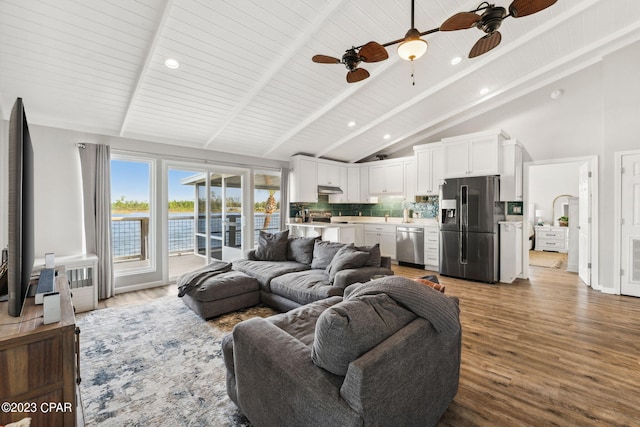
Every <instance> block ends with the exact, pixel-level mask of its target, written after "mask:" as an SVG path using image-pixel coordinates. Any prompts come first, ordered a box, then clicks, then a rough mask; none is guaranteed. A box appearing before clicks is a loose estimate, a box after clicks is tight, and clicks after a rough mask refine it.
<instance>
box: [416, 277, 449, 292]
mask: <svg viewBox="0 0 640 427" xmlns="http://www.w3.org/2000/svg"><path fill="white" fill-rule="evenodd" d="M415 281H416V282H418V283H422V284H423V285H427V286H431V287H432V288H433V289H435V290H436V291H440V292H442V293H443V294H444V285H443V284H440V283H436V282H432V281H431V280H428V279H415Z"/></svg>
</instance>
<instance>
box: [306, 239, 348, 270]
mask: <svg viewBox="0 0 640 427" xmlns="http://www.w3.org/2000/svg"><path fill="white" fill-rule="evenodd" d="M343 246H345V244H344V243H338V242H328V241H326V240H316V242H315V244H314V246H313V260H312V261H311V268H321V269H323V270H324V269H325V268H327V266H328V265H329V264H331V260H332V259H333V257H334V256H335V254H336V253H337V252H338V251H339V250H340V248H342V247H343ZM351 246H353V245H351Z"/></svg>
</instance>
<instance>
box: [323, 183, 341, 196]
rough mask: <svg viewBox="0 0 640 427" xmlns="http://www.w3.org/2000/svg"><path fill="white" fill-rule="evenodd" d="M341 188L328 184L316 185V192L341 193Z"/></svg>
mask: <svg viewBox="0 0 640 427" xmlns="http://www.w3.org/2000/svg"><path fill="white" fill-rule="evenodd" d="M342 193H343V191H342V188H340V187H332V186H330V185H318V194H342Z"/></svg>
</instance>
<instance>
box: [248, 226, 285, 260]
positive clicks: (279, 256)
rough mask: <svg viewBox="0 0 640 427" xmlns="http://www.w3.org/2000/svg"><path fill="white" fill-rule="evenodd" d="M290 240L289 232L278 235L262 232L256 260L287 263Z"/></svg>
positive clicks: (281, 232)
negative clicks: (288, 242) (288, 241)
mask: <svg viewBox="0 0 640 427" xmlns="http://www.w3.org/2000/svg"><path fill="white" fill-rule="evenodd" d="M288 239H289V230H284V231H280V232H278V233H267V232H265V231H260V236H259V237H258V247H257V248H256V255H255V256H256V259H257V260H258V261H286V260H287V240H288Z"/></svg>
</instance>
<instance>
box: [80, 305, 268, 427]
mask: <svg viewBox="0 0 640 427" xmlns="http://www.w3.org/2000/svg"><path fill="white" fill-rule="evenodd" d="M272 314H275V312H274V311H273V310H272V309H270V308H268V307H261V306H258V307H254V308H251V309H248V310H244V311H240V312H235V313H231V314H228V315H224V316H220V317H218V318H216V319H214V320H212V321H209V322H205V321H204V320H202V319H201V318H200V317H199V316H198V315H196V314H195V313H193V312H192V311H191V310H190V309H189V308H188V307H187V306H186V305H185V304H184V303H183V302H182V301H181V300H180V298H178V297H176V296H167V297H163V298H159V299H157V300H154V301H152V302H150V303H146V304H142V305H135V306H129V307H116V308H106V309H102V310H96V311H92V312H90V313H86V314H81V315H78V320H77V323H78V326H79V327H80V328H81V331H82V332H81V335H80V354H81V356H80V357H81V359H80V366H81V375H82V382H81V384H80V393H81V396H82V401H83V405H84V413H85V423H86V425H88V426H94V425H100V426H249V425H250V424H249V422H248V420H247V419H246V418H245V417H244V416H243V415H242V413H241V412H240V411H239V410H238V408H237V406H236V405H235V404H234V403H233V402H232V401H231V400H230V399H229V398H228V397H227V392H226V384H225V368H224V362H223V359H222V349H221V346H220V341H221V339H222V337H224V336H225V335H226V334H227V333H229V332H230V331H231V330H232V329H233V326H234V325H235V324H237V323H238V322H240V321H242V320H244V319H248V318H251V317H256V316H260V317H267V316H270V315H272Z"/></svg>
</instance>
